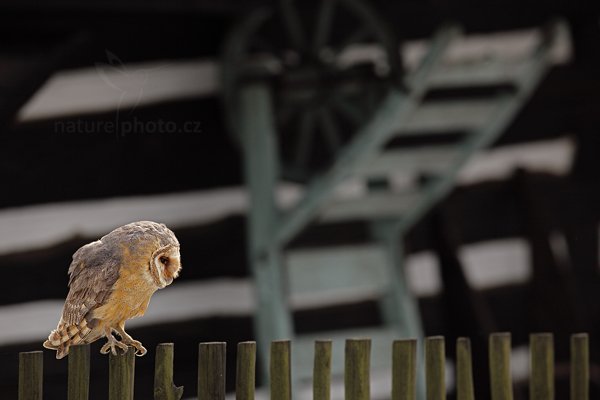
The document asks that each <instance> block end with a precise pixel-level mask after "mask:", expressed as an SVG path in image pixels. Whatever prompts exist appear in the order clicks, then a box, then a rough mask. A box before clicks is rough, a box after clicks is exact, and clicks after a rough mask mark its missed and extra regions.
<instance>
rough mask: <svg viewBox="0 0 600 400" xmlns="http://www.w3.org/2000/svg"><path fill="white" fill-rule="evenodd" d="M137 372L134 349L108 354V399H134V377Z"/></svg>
mask: <svg viewBox="0 0 600 400" xmlns="http://www.w3.org/2000/svg"><path fill="white" fill-rule="evenodd" d="M134 374H135V355H134V350H133V349H132V348H129V349H128V350H127V352H126V353H125V354H118V355H116V356H115V355H113V354H112V353H109V356H108V399H109V400H133V379H134Z"/></svg>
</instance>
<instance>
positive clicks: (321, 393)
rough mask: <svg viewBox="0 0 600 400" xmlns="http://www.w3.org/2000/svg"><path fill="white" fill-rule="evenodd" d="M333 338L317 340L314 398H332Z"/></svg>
mask: <svg viewBox="0 0 600 400" xmlns="http://www.w3.org/2000/svg"><path fill="white" fill-rule="evenodd" d="M332 347H333V346H332V342H331V340H317V341H315V362H314V366H313V400H330V398H331V351H332Z"/></svg>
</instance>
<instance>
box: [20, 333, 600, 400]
mask: <svg viewBox="0 0 600 400" xmlns="http://www.w3.org/2000/svg"><path fill="white" fill-rule="evenodd" d="M529 342H530V354H529V357H530V377H529V398H530V400H554V398H555V393H554V391H555V382H554V379H555V377H554V368H555V367H554V361H555V360H554V337H553V335H552V334H551V333H535V334H531V335H530V338H529ZM291 345H292V344H291V342H290V341H289V340H277V341H273V342H271V359H270V366H269V368H270V382H269V384H270V393H271V399H272V400H291V398H292V379H291V377H292V373H291V372H292V371H291V361H292V360H291ZM570 345H571V376H570V380H571V382H570V383H571V396H570V400H589V392H590V381H589V378H590V358H589V357H590V354H589V337H588V334H586V333H579V334H574V335H571V343H570ZM417 348H418V342H417V340H416V339H404V340H395V341H394V342H393V344H392V371H391V374H392V387H391V400H416V397H417V393H416V383H417V382H416V381H417V371H418V370H417V367H418V366H417ZM332 349H333V343H332V341H331V340H317V341H315V343H314V351H315V353H314V364H313V399H314V400H331V381H332V365H331V363H332ZM424 350H425V365H424V368H425V376H426V390H427V391H426V399H427V400H445V399H446V379H445V378H446V377H445V373H446V371H445V369H446V357H445V339H444V337H443V336H431V337H427V338H426V339H425V341H424ZM488 351H489V374H490V392H491V400H513V383H512V377H511V365H510V355H511V335H510V333H493V334H491V335H490V336H489V347H488ZM370 353H371V339H368V338H361V339H347V340H346V342H345V360H344V390H345V400H370V365H371V360H370V357H371V354H370ZM225 356H226V343H223V342H213V343H200V344H199V352H198V399H199V400H225V387H226V386H225V372H226V370H225V364H226V361H225V360H226V359H225ZM173 359H174V345H173V343H161V344H159V345H158V346H157V347H156V363H155V370H154V400H180V399H181V397H182V395H183V387H177V386H175V385H174V383H173ZM108 362H109V382H108V383H109V388H108V391H109V400H133V395H134V374H135V353H134V351H132V350H131V349H129V350H128V351H127V352H126V353H125V354H119V355H116V356H115V355H112V354H109V361H108ZM68 369H69V374H68V387H67V392H68V400H87V399H88V398H89V388H90V347H89V345H80V346H73V347H71V349H70V354H69V358H68ZM255 379H256V342H241V343H238V346H237V361H236V385H235V393H236V400H254V399H255V384H256V383H255ZM42 390H43V352H41V351H32V352H23V353H19V386H18V399H19V400H42ZM456 399H457V400H475V395H474V380H473V364H472V354H471V342H470V340H469V339H468V338H464V337H463V338H458V339H457V341H456Z"/></svg>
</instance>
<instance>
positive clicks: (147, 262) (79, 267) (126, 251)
mask: <svg viewBox="0 0 600 400" xmlns="http://www.w3.org/2000/svg"><path fill="white" fill-rule="evenodd" d="M180 270H181V260H180V255H179V242H178V241H177V238H176V237H175V235H174V234H173V232H172V231H171V230H170V229H168V228H167V227H166V226H165V225H164V224H158V223H156V222H150V221H140V222H133V223H131V224H127V225H124V226H121V227H119V228H117V229H115V230H114V231H112V232H110V233H109V234H107V235H105V236H103V237H102V238H101V239H100V240H97V241H95V242H92V243H89V244H86V245H85V246H83V247H81V248H80V249H79V250H77V251H76V252H75V254H73V261H72V262H71V266H70V267H69V288H70V289H69V294H68V295H67V299H66V301H65V305H64V307H63V311H62V316H61V318H60V321H59V322H58V326H57V328H56V329H55V330H53V331H52V332H51V333H50V335H49V336H48V340H46V341H45V342H44V347H46V348H48V349H52V350H56V358H63V357H64V356H66V355H67V354H68V353H69V347H70V346H72V345H76V344H83V343H92V342H94V341H96V340H98V339H100V338H102V337H106V338H107V340H108V341H107V343H106V344H105V345H104V346H103V347H102V349H101V350H100V351H101V352H102V353H104V354H106V353H108V352H109V351H111V352H112V353H113V354H117V349H122V350H127V348H128V346H132V347H134V348H135V349H136V354H137V355H144V354H145V353H146V349H145V348H144V347H143V346H142V344H141V343H140V342H138V341H137V340H134V339H133V338H132V337H131V336H129V335H128V334H127V333H126V332H125V321H127V320H128V319H131V318H134V317H139V316H142V315H144V313H145V311H146V309H147V308H148V303H149V302H150V297H151V296H152V294H153V293H154V292H155V291H156V290H157V289H162V288H164V287H165V286H167V285H170V284H171V283H172V282H173V279H175V278H177V276H178V275H179V271H180ZM113 332H116V333H118V334H119V336H120V337H121V340H120V341H119V340H117V339H116V338H115V337H114V336H113Z"/></svg>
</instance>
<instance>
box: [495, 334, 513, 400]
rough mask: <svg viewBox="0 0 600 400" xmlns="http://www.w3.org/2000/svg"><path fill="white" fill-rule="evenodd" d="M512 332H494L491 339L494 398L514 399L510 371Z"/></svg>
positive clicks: (498, 399) (497, 399) (501, 399)
mask: <svg viewBox="0 0 600 400" xmlns="http://www.w3.org/2000/svg"><path fill="white" fill-rule="evenodd" d="M510 343H511V341H510V333H506V332H503V333H493V334H491V335H490V339H489V360H490V386H491V392H492V400H512V399H513V390H512V378H511V373H510Z"/></svg>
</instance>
